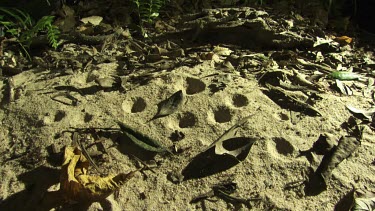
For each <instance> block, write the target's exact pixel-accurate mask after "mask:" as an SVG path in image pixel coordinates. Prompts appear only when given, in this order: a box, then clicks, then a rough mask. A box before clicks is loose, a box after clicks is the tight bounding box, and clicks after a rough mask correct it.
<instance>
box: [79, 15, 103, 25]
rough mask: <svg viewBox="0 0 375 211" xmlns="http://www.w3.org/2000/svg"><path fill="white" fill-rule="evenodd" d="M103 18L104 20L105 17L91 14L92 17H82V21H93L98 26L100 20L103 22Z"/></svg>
mask: <svg viewBox="0 0 375 211" xmlns="http://www.w3.org/2000/svg"><path fill="white" fill-rule="evenodd" d="M102 20H103V17H100V16H90V17H86V18H82V19H81V22H83V23H84V24H87V23H91V24H92V25H94V26H97V25H99V24H100V22H102Z"/></svg>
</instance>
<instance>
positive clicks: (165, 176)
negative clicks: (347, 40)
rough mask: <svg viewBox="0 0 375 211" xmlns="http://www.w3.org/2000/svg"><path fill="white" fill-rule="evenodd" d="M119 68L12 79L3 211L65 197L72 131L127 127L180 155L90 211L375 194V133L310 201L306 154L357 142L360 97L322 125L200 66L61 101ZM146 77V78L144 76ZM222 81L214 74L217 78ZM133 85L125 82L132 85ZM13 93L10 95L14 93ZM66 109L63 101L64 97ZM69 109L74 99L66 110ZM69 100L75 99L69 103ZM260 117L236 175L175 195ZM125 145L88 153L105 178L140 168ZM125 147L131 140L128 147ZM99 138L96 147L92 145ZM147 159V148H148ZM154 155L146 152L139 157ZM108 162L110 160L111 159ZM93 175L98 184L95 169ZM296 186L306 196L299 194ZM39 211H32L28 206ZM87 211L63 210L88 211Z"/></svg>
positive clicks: (289, 205) (248, 84) (261, 205)
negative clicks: (351, 130)
mask: <svg viewBox="0 0 375 211" xmlns="http://www.w3.org/2000/svg"><path fill="white" fill-rule="evenodd" d="M117 65H118V64H117V63H104V64H101V65H97V66H96V68H97V69H96V70H95V71H92V72H76V73H73V74H70V75H62V76H55V75H54V73H53V71H52V70H51V71H48V70H38V69H36V70H30V71H26V72H23V73H21V74H19V75H17V76H14V77H13V80H14V83H15V87H17V89H16V92H17V94H16V96H17V98H16V100H15V101H14V102H11V103H8V104H5V105H4V106H3V109H1V110H0V118H1V123H2V124H1V125H2V126H1V128H0V143H1V145H0V153H1V157H0V160H1V168H0V175H1V176H0V178H1V181H0V198H1V199H2V202H1V204H0V207H2V208H5V209H1V210H7V209H8V208H13V209H12V210H23V209H26V208H27V209H28V210H32V209H33V206H34V205H35V204H36V203H37V201H38V200H40V199H41V198H43V192H45V191H46V190H47V189H48V188H49V189H50V190H52V189H58V186H57V184H58V179H59V169H60V166H59V165H61V163H60V164H59V163H54V162H52V161H51V159H50V158H51V153H50V152H49V147H50V146H51V145H54V146H55V147H56V148H57V149H58V150H63V147H64V146H69V145H71V144H72V141H71V135H72V134H71V133H69V132H66V133H63V131H65V130H69V131H72V128H90V127H95V128H118V126H117V124H116V121H121V122H124V123H126V124H127V125H129V126H130V127H132V128H134V129H136V130H138V131H140V132H142V133H144V134H147V135H148V136H150V137H152V138H154V139H155V140H157V141H159V142H160V143H161V144H162V145H164V146H166V147H168V148H169V149H171V150H172V151H174V149H177V151H179V153H176V155H174V156H170V155H167V154H158V155H156V156H155V157H151V160H152V162H150V158H148V159H147V158H145V160H146V161H145V162H148V163H153V164H155V166H156V167H155V168H153V171H154V172H152V171H150V170H144V171H142V173H141V172H138V173H136V175H135V176H134V178H132V179H131V180H130V181H129V182H127V183H126V184H125V185H123V186H122V187H121V188H120V189H119V190H118V191H116V192H115V193H114V195H112V196H111V197H110V198H111V199H110V200H109V202H108V203H109V204H107V205H106V204H105V203H102V204H99V203H97V202H96V203H93V204H91V205H90V206H89V208H88V209H89V210H108V209H110V208H109V207H111V209H112V210H240V209H242V210H247V209H250V207H246V206H245V205H243V204H232V203H228V202H226V201H225V200H222V199H219V198H216V197H212V198H211V199H210V200H203V201H201V202H198V203H189V202H190V201H191V200H192V199H193V198H195V197H197V196H199V195H201V194H204V193H206V192H209V191H210V190H211V187H212V186H214V185H217V184H220V183H223V182H228V181H233V182H235V183H236V184H237V190H236V191H235V193H234V194H233V195H235V196H238V197H241V198H252V197H255V198H258V200H254V201H251V202H250V204H251V206H252V209H253V210H333V209H334V207H335V205H336V204H337V203H338V202H339V201H340V199H342V198H343V197H344V195H345V194H347V193H348V192H350V191H351V190H352V188H353V187H356V188H364V189H367V190H371V189H372V190H373V189H374V184H375V177H374V175H375V167H374V165H373V164H371V163H372V162H373V160H374V156H375V155H374V144H375V142H374V140H375V139H374V132H373V131H371V130H370V129H369V128H366V129H365V131H364V137H363V139H362V143H361V146H360V147H359V148H358V149H357V150H356V151H355V152H354V153H353V154H352V156H351V157H350V158H349V159H346V160H344V161H343V162H342V163H341V164H340V165H339V166H338V167H337V168H336V169H335V170H334V171H333V175H332V179H331V180H330V181H329V183H328V189H327V190H326V191H324V192H322V193H320V194H319V195H317V196H306V195H305V193H304V185H303V184H301V182H302V181H304V180H306V177H307V176H306V174H307V172H308V170H309V168H310V167H315V168H316V166H317V165H318V164H319V162H320V160H321V158H322V156H318V155H316V156H315V161H313V162H312V163H311V162H310V161H309V160H308V159H307V158H306V157H304V156H298V155H299V150H307V149H309V148H310V147H311V146H312V144H313V143H314V142H315V141H316V140H317V139H318V137H319V136H320V135H321V134H329V135H331V136H332V137H333V138H334V140H336V141H338V140H339V138H340V137H341V136H345V135H347V132H346V131H345V130H343V129H342V124H343V123H344V122H346V121H347V120H348V118H349V117H350V116H351V114H350V112H349V111H348V110H347V109H346V108H345V106H346V105H352V106H356V107H365V105H368V103H369V102H370V101H371V99H366V98H364V97H362V96H360V95H354V96H340V95H339V94H338V93H334V92H327V93H324V94H320V96H321V97H322V100H320V101H318V102H317V103H316V105H315V108H316V109H317V110H319V112H320V113H321V114H322V116H320V117H310V116H305V115H301V114H299V113H296V112H290V111H288V110H286V109H282V108H280V107H279V106H278V105H277V104H275V103H274V102H273V101H272V100H270V99H269V98H268V97H267V96H266V95H265V94H263V92H262V89H264V88H261V87H260V86H259V85H258V81H257V79H256V78H255V76H254V77H248V78H244V77H240V76H239V74H236V73H228V72H225V71H223V70H220V69H218V68H215V67H213V66H212V65H211V64H210V62H209V61H206V62H203V63H201V64H198V65H197V66H194V67H187V66H182V67H179V68H177V69H174V70H172V71H168V72H167V71H164V72H158V73H155V74H154V75H153V77H152V79H151V80H150V81H149V82H148V83H147V84H145V85H141V86H138V85H132V84H130V82H129V83H128V84H127V85H126V86H131V90H129V91H126V92H124V91H121V90H120V91H119V90H110V91H105V90H99V91H97V92H95V93H94V94H87V95H82V94H79V93H77V92H70V93H71V95H73V96H74V98H76V99H77V100H78V103H77V105H76V106H74V105H65V104H63V103H61V102H58V101H55V100H52V98H53V97H55V96H56V95H57V94H59V93H60V94H61V93H63V92H64V91H56V90H55V89H54V87H57V86H73V87H76V88H85V87H90V86H91V85H95V81H93V80H92V79H91V81H90V78H92V77H94V78H102V77H108V76H113V75H115V74H116V72H115V69H116V68H117ZM134 74H137V73H134ZM212 74H214V75H212ZM217 81H220V82H222V84H225V85H226V87H225V89H224V90H221V91H218V92H216V93H213V94H212V93H211V91H210V88H209V87H210V85H212V84H214V83H217ZM125 83H126V82H125ZM3 87H5V85H3ZM179 90H182V91H183V95H184V99H183V102H182V105H181V106H180V107H179V109H178V110H177V111H176V112H175V113H173V114H171V115H169V116H166V117H162V118H159V119H155V120H153V121H149V120H150V119H151V118H152V117H153V116H154V115H155V114H156V112H157V108H158V107H157V104H158V103H159V102H160V101H162V100H164V99H167V98H168V97H169V96H171V95H172V94H173V93H175V92H177V91H179ZM62 99H63V100H64V97H62ZM66 99H67V98H66V97H65V100H66ZM68 101H69V100H68ZM249 115H252V116H251V118H250V119H249V120H248V122H247V123H246V124H245V126H244V127H243V128H242V129H240V131H239V134H238V136H241V137H255V138H256V139H257V141H256V142H255V143H254V145H253V146H252V148H251V150H250V153H249V154H248V156H247V158H246V159H245V160H244V161H243V162H241V163H239V164H238V165H236V166H234V167H233V168H230V169H229V170H226V171H223V172H219V173H216V174H214V175H212V176H209V177H205V178H199V179H191V180H187V181H183V182H180V183H178V184H175V183H173V182H171V181H170V179H169V178H170V176H171V175H177V174H178V173H179V172H181V170H182V169H183V168H184V167H185V166H186V165H187V164H188V163H189V161H190V160H191V159H192V158H193V157H194V156H196V155H197V154H199V153H200V152H202V151H204V150H205V149H206V148H207V147H208V146H209V145H210V144H211V143H212V142H213V141H215V140H216V139H217V138H218V137H219V136H220V135H222V134H223V133H224V132H225V131H226V130H228V129H229V128H230V127H231V126H233V125H234V124H236V123H237V122H238V121H239V120H241V119H242V118H244V117H247V116H249ZM176 130H177V131H180V132H182V133H183V134H184V135H185V137H184V138H183V139H182V140H179V141H172V140H171V139H170V137H171V134H173V133H174V132H175V131H176ZM117 136H118V134H117V135H116V134H114V135H113V134H112V135H109V136H108V137H105V139H104V141H102V142H103V145H104V146H105V147H106V151H107V153H108V154H105V156H104V155H100V153H99V155H98V153H96V155H97V156H96V155H95V152H98V149H97V148H96V147H95V145H93V147H87V148H88V150H89V151H90V152H92V153H93V156H92V157H93V159H94V161H96V163H97V164H98V166H99V168H100V169H102V170H103V171H105V172H106V173H113V174H116V173H120V172H124V173H127V172H130V171H133V170H136V169H137V168H138V167H140V166H141V164H140V163H139V162H138V161H137V160H135V159H134V157H133V156H132V155H130V153H129V152H127V147H128V146H127V144H126V142H124V143H123V142H122V141H121V140H122V139H121V138H120V139H119V138H118V137H117ZM119 140H120V141H119ZM90 143H93V140H92V138H91V139H89V140H87V143H85V144H86V145H87V146H89V144H90ZM140 150H141V149H140ZM135 153H138V154H136V155H137V156H142V155H145V154H144V152H143V151H138V152H135ZM103 157H104V158H105V159H103ZM89 173H91V174H96V172H95V170H94V169H91V168H90V172H89ZM294 183H296V184H297V185H294V186H293V185H291V184H294ZM27 206H29V207H27ZM77 206H78V205H75V204H73V205H69V206H65V207H64V209H63V210H65V209H67V210H72V209H77Z"/></svg>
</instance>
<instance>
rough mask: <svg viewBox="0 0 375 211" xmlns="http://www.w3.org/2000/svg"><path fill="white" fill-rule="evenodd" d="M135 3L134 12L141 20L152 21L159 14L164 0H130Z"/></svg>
mask: <svg viewBox="0 0 375 211" xmlns="http://www.w3.org/2000/svg"><path fill="white" fill-rule="evenodd" d="M132 1H133V3H134V4H135V9H136V12H137V13H138V16H139V18H140V20H141V24H142V22H152V21H153V20H154V19H155V18H157V17H158V16H159V12H160V9H161V7H163V6H164V5H165V3H166V0H132Z"/></svg>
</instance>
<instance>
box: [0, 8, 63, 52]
mask: <svg viewBox="0 0 375 211" xmlns="http://www.w3.org/2000/svg"><path fill="white" fill-rule="evenodd" d="M53 19H54V16H44V17H42V18H41V19H39V20H38V21H37V22H36V23H35V22H34V20H33V19H32V18H31V16H30V15H29V14H28V13H26V12H23V11H21V10H19V9H16V8H5V7H0V26H3V28H4V35H5V36H6V37H10V38H13V39H15V41H16V42H17V43H18V44H19V45H20V46H21V48H22V49H23V51H24V52H25V54H26V56H27V57H28V58H29V59H30V55H29V53H28V50H27V49H28V48H29V47H30V45H31V44H32V42H33V38H34V37H36V36H37V35H38V34H39V33H40V32H45V33H47V39H48V42H49V44H50V45H51V46H52V47H53V48H55V49H56V48H57V47H58V45H59V42H58V37H59V34H60V31H59V29H58V27H57V26H55V25H53V24H52V23H53Z"/></svg>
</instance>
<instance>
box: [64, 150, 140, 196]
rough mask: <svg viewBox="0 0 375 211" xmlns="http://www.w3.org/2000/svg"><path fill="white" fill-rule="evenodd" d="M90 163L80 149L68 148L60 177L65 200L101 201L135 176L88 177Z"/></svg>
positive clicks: (129, 174)
mask: <svg viewBox="0 0 375 211" xmlns="http://www.w3.org/2000/svg"><path fill="white" fill-rule="evenodd" d="M89 165H90V164H89V162H88V160H87V159H86V157H85V156H83V155H82V153H81V151H80V150H79V149H78V148H73V147H66V148H65V152H64V163H63V165H62V169H61V176H60V188H61V189H60V191H61V193H62V194H63V196H64V198H65V199H67V200H73V201H85V202H87V201H100V200H103V199H105V198H107V197H108V196H109V195H110V194H111V193H113V192H114V191H115V190H117V189H118V188H120V186H121V185H123V184H124V183H126V182H127V181H128V180H129V179H130V178H132V177H133V176H134V173H135V172H130V173H128V174H124V173H121V174H118V175H110V176H107V177H100V176H90V175H87V169H88V167H89Z"/></svg>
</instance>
